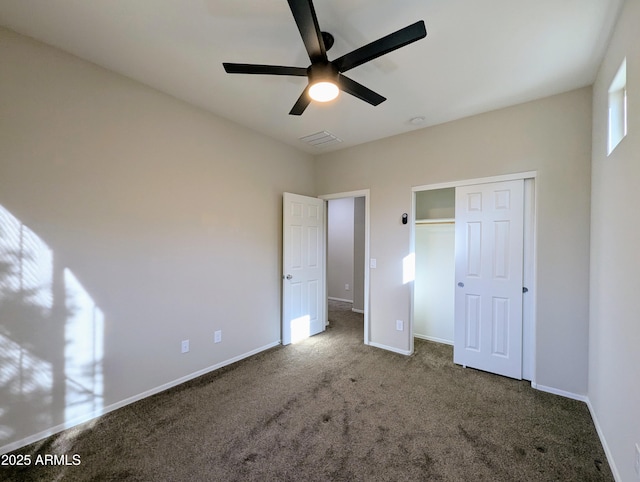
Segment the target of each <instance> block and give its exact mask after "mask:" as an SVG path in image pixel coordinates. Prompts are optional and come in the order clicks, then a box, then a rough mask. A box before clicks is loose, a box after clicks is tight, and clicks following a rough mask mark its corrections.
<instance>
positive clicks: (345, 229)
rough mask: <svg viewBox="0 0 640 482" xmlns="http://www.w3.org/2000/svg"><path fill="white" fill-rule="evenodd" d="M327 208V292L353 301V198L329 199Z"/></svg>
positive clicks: (338, 297) (331, 295) (334, 297)
mask: <svg viewBox="0 0 640 482" xmlns="http://www.w3.org/2000/svg"><path fill="white" fill-rule="evenodd" d="M327 212H328V217H327V295H328V297H329V298H333V299H338V300H343V301H353V274H354V268H353V265H354V256H353V253H354V233H355V230H354V220H355V218H354V198H352V197H347V198H341V199H330V200H329V201H328V207H327ZM346 285H349V288H348V289H347V287H346Z"/></svg>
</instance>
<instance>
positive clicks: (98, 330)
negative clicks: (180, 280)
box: [0, 206, 104, 446]
mask: <svg viewBox="0 0 640 482" xmlns="http://www.w3.org/2000/svg"><path fill="white" fill-rule="evenodd" d="M54 258H55V256H54V252H53V251H52V250H51V248H49V246H48V245H47V244H46V243H45V242H44V240H42V239H41V238H40V237H39V236H38V235H37V234H36V233H35V232H34V231H32V230H31V229H30V228H29V227H27V226H26V225H25V224H23V223H22V222H21V221H20V220H19V219H18V218H17V217H15V216H14V215H13V214H12V213H11V212H9V211H8V210H7V209H6V208H4V207H3V206H0V446H2V445H4V444H5V443H9V442H11V441H15V440H19V439H21V438H24V437H26V436H28V435H32V434H34V433H38V432H41V431H43V430H46V429H49V428H51V427H53V426H57V425H60V424H63V423H66V422H69V421H71V420H73V419H78V418H79V417H84V418H86V417H87V416H91V415H93V414H94V413H95V411H97V410H100V409H102V407H103V385H104V384H103V373H102V360H103V355H104V353H103V335H104V314H103V312H102V311H101V310H100V308H99V307H98V306H96V304H95V302H94V301H93V299H92V298H91V296H90V295H89V293H88V291H87V290H86V289H85V288H84V287H83V286H82V284H81V283H80V282H79V281H78V278H77V277H76V276H75V275H74V274H73V273H72V272H71V271H70V270H69V269H65V268H63V267H62V266H61V265H60V263H55V262H54V261H55V259H54Z"/></svg>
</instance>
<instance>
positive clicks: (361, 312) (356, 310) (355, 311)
mask: <svg viewBox="0 0 640 482" xmlns="http://www.w3.org/2000/svg"><path fill="white" fill-rule="evenodd" d="M351 311H353V312H354V313H360V314H362V315H364V310H358V309H356V308H351Z"/></svg>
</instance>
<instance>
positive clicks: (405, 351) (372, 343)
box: [368, 341, 413, 356]
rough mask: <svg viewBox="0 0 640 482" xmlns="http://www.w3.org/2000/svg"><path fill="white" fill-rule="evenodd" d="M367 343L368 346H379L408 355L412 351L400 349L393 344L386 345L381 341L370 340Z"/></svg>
mask: <svg viewBox="0 0 640 482" xmlns="http://www.w3.org/2000/svg"><path fill="white" fill-rule="evenodd" d="M368 344H369V345H370V346H373V347H375V348H381V349H382V350H387V351H392V352H393V353H399V354H400V355H406V356H409V355H411V354H412V353H413V351H409V350H401V349H399V348H396V347H394V346H388V345H383V344H381V343H376V342H375V341H371V342H369V343H368Z"/></svg>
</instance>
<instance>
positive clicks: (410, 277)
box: [402, 253, 416, 285]
mask: <svg viewBox="0 0 640 482" xmlns="http://www.w3.org/2000/svg"><path fill="white" fill-rule="evenodd" d="M415 279H416V254H415V253H411V254H408V255H406V256H405V257H404V258H402V284H403V285H405V284H407V283H411V282H412V281H414V280H415Z"/></svg>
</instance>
